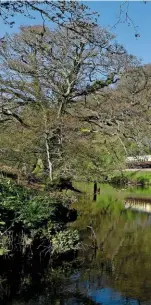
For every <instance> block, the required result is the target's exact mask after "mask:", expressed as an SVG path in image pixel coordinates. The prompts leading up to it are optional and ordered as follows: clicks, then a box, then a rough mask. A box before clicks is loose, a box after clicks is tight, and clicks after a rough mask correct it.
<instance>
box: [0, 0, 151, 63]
mask: <svg viewBox="0 0 151 305" xmlns="http://www.w3.org/2000/svg"><path fill="white" fill-rule="evenodd" d="M83 2H84V1H83ZM85 3H86V4H88V6H89V7H90V8H91V9H92V10H93V11H97V12H98V13H99V14H100V17H99V23H100V25H102V26H107V27H108V28H109V29H112V32H113V33H115V34H116V36H117V41H118V42H119V43H121V44H123V45H124V46H125V47H126V49H127V50H128V51H129V53H131V54H134V55H137V56H138V57H139V58H142V60H143V62H144V63H151V2H147V3H146V4H144V3H143V1H139V2H138V1H130V2H129V16H130V18H131V19H132V21H133V22H134V25H135V26H138V28H137V31H138V32H139V34H140V37H139V38H137V39H136V38H135V31H134V28H133V26H132V24H131V26H128V24H127V23H119V24H118V25H117V26H116V27H115V28H114V25H115V24H116V22H117V21H118V16H119V13H120V5H121V4H123V3H124V1H123V2H120V1H88V2H85ZM126 5H127V4H125V6H124V7H123V9H124V11H126ZM35 16H36V19H35V20H32V19H27V18H25V17H24V16H21V15H18V16H17V17H16V23H15V25H14V26H13V28H12V29H10V28H9V26H7V25H5V24H4V23H3V21H2V19H1V20H0V27H1V34H0V35H1V37H2V36H3V35H4V34H5V33H6V32H8V33H12V32H16V31H18V28H19V26H20V25H29V24H30V25H34V24H40V22H41V17H40V16H39V15H38V14H36V15H35ZM124 17H125V15H123V18H124ZM123 18H122V19H123Z"/></svg>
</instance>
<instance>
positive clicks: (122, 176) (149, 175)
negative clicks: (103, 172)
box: [110, 170, 151, 186]
mask: <svg viewBox="0 0 151 305" xmlns="http://www.w3.org/2000/svg"><path fill="white" fill-rule="evenodd" d="M110 182H111V183H113V184H121V185H122V184H132V185H142V186H143V185H151V171H143V170H136V171H134V170H133V171H131V170H129V171H122V172H117V173H116V174H114V175H113V176H112V177H111V179H110Z"/></svg>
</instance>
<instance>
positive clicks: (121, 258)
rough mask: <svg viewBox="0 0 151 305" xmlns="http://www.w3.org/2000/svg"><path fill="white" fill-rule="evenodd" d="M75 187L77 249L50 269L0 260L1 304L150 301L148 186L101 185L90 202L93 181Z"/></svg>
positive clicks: (150, 191) (150, 203) (150, 204)
mask: <svg viewBox="0 0 151 305" xmlns="http://www.w3.org/2000/svg"><path fill="white" fill-rule="evenodd" d="M76 187H78V188H79V189H81V190H83V191H84V192H85V193H84V194H83V195H82V196H81V197H79V199H78V201H77V202H76V203H75V204H74V208H77V210H78V219H77V220H76V221H75V222H74V223H73V224H72V226H73V227H74V228H78V229H79V231H80V233H81V245H80V251H79V252H78V253H77V254H76V255H74V257H71V255H70V257H68V260H67V261H66V262H64V264H61V263H60V264H59V263H58V264H57V266H55V267H48V266H47V267H46V266H43V265H40V264H39V261H37V258H35V259H34V264H32V265H31V266H26V264H25V262H23V261H22V258H20V257H18V258H15V261H11V260H10V262H7V266H2V264H1V262H0V267H1V277H0V295H1V303H0V304H6V305H8V304H13V305H48V304H49V305H68V304H71V305H77V304H79V305H86V304H89V305H95V304H102V305H126V304H127V305H137V304H142V305H149V304H151V214H150V213H151V208H150V207H151V188H146V189H141V188H138V189H134V188H131V189H129V190H125V189H123V190H116V189H113V188H112V187H111V186H108V185H104V186H102V185H101V186H100V194H98V195H97V198H96V201H95V202H94V201H93V185H91V184H77V185H76ZM126 198H127V199H126ZM124 205H125V209H123V207H124Z"/></svg>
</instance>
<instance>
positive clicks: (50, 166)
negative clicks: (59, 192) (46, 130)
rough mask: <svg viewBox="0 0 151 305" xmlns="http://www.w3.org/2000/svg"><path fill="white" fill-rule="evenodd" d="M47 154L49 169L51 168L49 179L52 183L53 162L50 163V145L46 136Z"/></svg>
mask: <svg viewBox="0 0 151 305" xmlns="http://www.w3.org/2000/svg"><path fill="white" fill-rule="evenodd" d="M46 153H47V162H48V168H49V178H50V181H52V162H51V161H50V153H49V143H48V138H47V136H46Z"/></svg>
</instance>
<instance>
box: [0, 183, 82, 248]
mask: <svg viewBox="0 0 151 305" xmlns="http://www.w3.org/2000/svg"><path fill="white" fill-rule="evenodd" d="M69 203H70V200H69V198H67V197H64V196H58V195H57V194H51V195H48V194H46V193H44V192H43V193H38V192H37V194H35V193H34V192H32V191H29V190H26V189H25V188H23V187H20V186H17V185H14V184H13V183H12V182H11V181H10V180H8V179H3V180H1V181H0V229H1V239H0V240H1V241H0V249H1V252H2V249H5V250H6V251H11V252H12V253H13V244H14V242H13V237H12V241H11V240H9V236H10V234H12V236H15V234H17V236H18V237H17V238H18V239H19V241H18V243H19V247H23V248H26V247H27V248H28V247H31V245H32V244H33V243H34V240H35V239H38V240H39V243H40V244H41V243H42V244H43V245H44V246H45V245H46V244H47V245H49V244H50V245H51V243H52V244H53V245H54V243H53V242H52V239H53V238H55V236H56V234H59V233H60V235H58V238H60V237H59V236H63V234H64V230H65V238H66V239H65V238H64V243H63V244H62V247H63V246H65V248H64V249H63V248H62V251H63V252H66V250H67V249H68V250H69V248H70V246H71V247H72V249H73V248H74V245H75V244H76V240H77V239H78V237H77V239H76V237H75V235H74V234H75V233H72V232H70V231H68V230H67V231H66V223H67V222H68V221H69V217H70V211H69ZM61 234H62V235H61ZM68 235H69V236H68ZM76 236H77V235H76ZM72 238H73V240H72ZM66 242H67V244H66ZM55 249H56V248H54V249H53V247H51V250H52V251H53V254H55ZM57 251H58V250H57ZM23 252H25V249H23ZM60 252H61V248H60ZM2 253H3V252H2Z"/></svg>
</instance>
